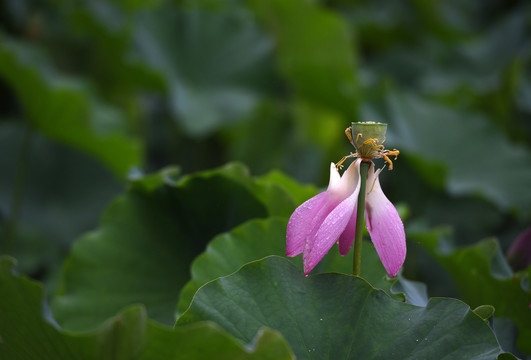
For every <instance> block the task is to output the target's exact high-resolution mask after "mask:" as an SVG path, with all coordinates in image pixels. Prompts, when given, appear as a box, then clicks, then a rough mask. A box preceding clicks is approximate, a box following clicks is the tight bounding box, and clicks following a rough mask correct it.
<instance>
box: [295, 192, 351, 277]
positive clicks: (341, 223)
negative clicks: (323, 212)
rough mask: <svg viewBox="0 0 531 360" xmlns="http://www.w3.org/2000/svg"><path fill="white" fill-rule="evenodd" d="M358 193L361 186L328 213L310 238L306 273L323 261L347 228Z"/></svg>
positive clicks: (305, 263)
mask: <svg viewBox="0 0 531 360" xmlns="http://www.w3.org/2000/svg"><path fill="white" fill-rule="evenodd" d="M358 193H359V187H358V191H354V192H353V193H352V194H351V195H350V196H349V197H347V198H346V199H344V200H343V201H341V203H340V204H339V205H337V206H336V207H335V208H334V209H333V210H332V211H331V212H330V214H328V216H327V217H326V219H324V221H323V223H322V224H321V226H320V227H319V229H318V230H317V233H316V234H315V236H313V237H309V238H308V241H307V242H306V246H305V247H304V253H303V264H304V274H305V275H308V274H309V273H310V271H312V269H313V268H314V267H315V265H317V263H319V261H321V259H322V258H323V257H324V256H325V255H326V253H328V251H329V250H330V249H331V248H332V246H334V244H335V243H336V241H337V239H338V238H339V236H340V235H341V233H343V231H344V230H345V228H346V226H347V224H348V222H349V220H350V219H351V216H352V212H353V211H354V207H355V204H356V200H357V199H358Z"/></svg>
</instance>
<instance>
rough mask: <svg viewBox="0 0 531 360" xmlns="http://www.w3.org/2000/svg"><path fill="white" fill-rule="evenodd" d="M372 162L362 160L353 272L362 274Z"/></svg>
mask: <svg viewBox="0 0 531 360" xmlns="http://www.w3.org/2000/svg"><path fill="white" fill-rule="evenodd" d="M370 166H371V163H370V162H362V163H361V167H360V193H359V195H358V210H357V213H356V235H355V237H354V261H353V264H352V274H353V275H354V276H360V272H361V245H362V240H363V225H364V223H365V189H366V188H367V174H368V172H369V167H370Z"/></svg>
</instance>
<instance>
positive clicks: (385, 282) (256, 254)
mask: <svg viewBox="0 0 531 360" xmlns="http://www.w3.org/2000/svg"><path fill="white" fill-rule="evenodd" d="M286 226H287V219H285V218H268V219H265V220H264V219H254V220H250V221H248V222H246V223H244V224H242V225H241V226H238V227H236V228H234V229H233V230H231V231H230V232H227V233H224V234H220V235H218V236H216V237H215V238H214V239H213V240H212V241H211V242H210V243H209V244H208V246H207V248H206V250H205V252H204V253H202V254H201V255H199V256H198V257H197V259H195V260H194V262H193V263H192V267H191V277H192V278H191V279H190V281H189V282H188V283H187V284H186V286H185V287H184V288H183V290H182V291H181V294H180V297H179V303H178V305H177V314H178V316H179V315H181V314H182V313H183V312H184V311H185V310H186V309H187V308H188V306H189V305H190V303H191V301H192V298H193V296H194V294H195V292H196V291H197V290H198V289H199V288H200V287H201V286H203V285H204V284H206V283H207V282H209V281H211V280H214V279H217V278H219V277H222V276H227V275H229V274H232V273H233V272H235V271H236V270H238V269H239V268H240V267H242V266H243V265H245V264H247V263H249V262H251V261H254V260H258V259H261V258H264V257H266V256H269V255H277V256H282V257H285V254H286ZM288 259H290V260H291V261H292V262H293V263H294V264H296V265H297V267H298V268H299V269H300V270H301V271H302V258H301V256H297V257H294V258H288ZM361 270H362V272H361V276H362V277H363V278H364V279H366V280H367V281H369V283H371V284H372V286H374V287H376V288H380V289H383V290H384V291H386V292H387V293H388V294H390V295H394V294H395V293H403V294H405V297H406V300H407V301H408V302H411V303H414V304H416V305H425V303H426V302H427V300H426V298H427V296H426V289H425V286H424V285H420V283H419V284H417V283H416V282H412V281H409V280H406V279H404V278H403V277H402V276H398V278H397V279H389V278H388V277H387V275H386V274H387V273H386V271H385V269H384V267H383V265H382V264H381V262H380V259H379V258H378V254H377V253H376V250H375V249H374V246H372V244H371V243H370V242H368V241H365V242H364V245H363V257H362V266H361ZM321 272H338V273H343V274H349V273H351V272H352V258H351V256H345V257H342V256H340V255H339V251H338V250H337V248H336V247H334V248H332V249H331V250H330V252H329V253H328V254H327V255H326V256H325V257H324V258H323V260H322V261H321V262H320V263H319V264H318V265H317V267H316V268H315V270H313V273H314V274H316V273H321ZM398 299H403V297H402V296H401V295H399V296H398Z"/></svg>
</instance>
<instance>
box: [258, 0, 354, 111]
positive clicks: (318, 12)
mask: <svg viewBox="0 0 531 360" xmlns="http://www.w3.org/2000/svg"><path fill="white" fill-rule="evenodd" d="M250 4H251V7H252V8H253V9H254V11H255V12H256V14H257V15H258V17H259V18H260V19H262V20H263V21H264V23H265V24H266V25H267V26H268V27H269V28H270V29H271V31H272V33H273V34H274V37H275V40H276V45H277V52H278V55H277V58H278V63H279V67H280V70H281V72H282V74H283V75H284V77H285V78H286V79H287V81H288V83H289V85H290V86H291V87H293V89H294V90H295V93H296V94H297V95H298V96H299V97H300V98H302V99H304V101H306V102H308V103H311V104H314V105H316V107H323V108H326V109H328V110H332V111H334V112H336V114H339V115H342V116H343V117H344V118H345V119H348V121H352V117H353V116H354V117H355V116H357V114H358V103H359V94H358V79H357V73H356V66H355V58H354V49H353V47H352V44H351V42H352V41H353V40H352V39H351V37H350V34H349V29H348V27H347V26H346V24H345V22H344V21H343V20H342V19H341V17H340V16H338V15H337V14H335V13H333V12H331V11H328V10H326V9H325V8H323V7H321V6H319V5H317V4H315V2H312V1H308V0H294V1H284V0H255V1H252V2H251V3H250Z"/></svg>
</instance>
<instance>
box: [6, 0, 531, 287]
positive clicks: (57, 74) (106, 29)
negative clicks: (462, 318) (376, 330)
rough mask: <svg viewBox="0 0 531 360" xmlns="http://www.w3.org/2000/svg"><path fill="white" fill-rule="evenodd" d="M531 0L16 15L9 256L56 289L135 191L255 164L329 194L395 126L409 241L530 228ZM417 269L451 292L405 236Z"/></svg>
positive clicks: (11, 56) (10, 89)
mask: <svg viewBox="0 0 531 360" xmlns="http://www.w3.org/2000/svg"><path fill="white" fill-rule="evenodd" d="M530 25H531V6H530V4H529V3H528V2H526V1H516V0H514V1H501V0H486V1H485V0H484V1H467V2H463V1H457V0H451V1H437V0H427V1H426V0H409V1H400V2H398V1H394V2H390V1H383V0H376V1H374V0H373V1H361V0H359V1H353V0H352V1H348V0H329V1H325V0H321V1H318V0H313V1H312V0H289V1H287V0H249V1H238V0H231V1H217V0H194V1H187V0H173V1H171V0H149V1H138V0H114V1H103V0H90V1H88V0H87V1H82V0H77V1H76V0H73V1H61V0H4V1H2V5H1V7H0V154H1V156H0V234H1V238H0V241H1V242H0V252H1V253H2V254H11V255H13V256H14V257H16V258H17V259H18V260H19V269H20V271H21V272H23V273H25V274H28V275H30V276H31V277H33V278H36V279H38V280H41V281H44V282H45V283H46V285H47V286H48V288H49V290H53V289H54V287H55V286H56V285H55V284H56V281H57V273H58V271H59V268H60V266H61V263H62V261H63V259H64V258H65V256H66V255H67V254H68V252H69V249H70V246H71V243H72V242H73V240H74V239H76V237H78V236H79V235H80V234H82V233H84V232H85V231H87V230H90V229H93V228H94V227H96V225H97V223H98V219H99V217H100V214H101V213H102V211H103V209H104V208H105V206H106V205H107V204H108V203H109V202H110V200H111V199H112V198H114V197H115V196H116V195H117V194H119V193H120V192H122V190H123V189H124V187H125V184H126V180H127V179H128V178H135V177H138V176H140V175H141V174H144V173H150V172H153V171H156V170H159V169H161V168H163V167H166V166H169V165H178V166H179V167H180V169H181V172H182V173H183V174H186V173H191V172H195V171H199V170H204V169H210V168H213V167H218V166H221V165H223V164H225V163H227V162H229V161H240V162H243V163H245V164H246V165H247V166H248V167H249V168H250V170H251V173H252V174H253V175H262V174H264V173H267V172H269V171H270V170H272V169H280V170H282V171H283V172H285V173H286V174H288V175H290V176H292V177H293V178H295V179H297V180H299V181H301V182H303V183H313V184H316V185H318V186H325V185H326V182H327V179H328V169H329V163H330V162H331V161H334V162H336V161H338V160H339V159H340V158H341V157H342V156H343V155H345V154H348V153H349V152H351V151H353V149H352V148H351V145H350V144H349V143H348V141H347V139H346V137H345V136H344V133H343V131H344V129H345V128H346V127H347V126H349V124H350V122H351V121H380V122H386V123H388V124H389V131H388V137H387V142H386V145H387V147H388V148H395V147H396V148H398V149H399V150H400V151H401V155H400V157H399V159H398V160H397V161H396V162H395V169H394V170H393V171H392V172H384V173H382V176H381V181H382V185H383V187H384V190H385V191H386V193H387V194H388V197H389V198H390V199H391V201H393V203H395V204H399V205H400V207H401V209H402V211H403V214H407V217H406V228H407V229H408V231H410V232H412V231H417V230H420V231H422V230H423V229H424V230H425V229H430V228H432V227H439V226H448V227H449V228H450V229H451V234H452V235H451V236H450V238H451V239H450V240H451V241H452V242H454V243H455V244H457V245H465V244H472V243H476V242H478V241H479V240H482V239H484V238H487V237H497V238H498V239H499V240H500V243H501V246H502V248H503V250H504V251H505V250H506V249H507V248H508V247H509V246H510V244H511V243H512V242H513V241H514V239H515V238H516V237H517V236H518V235H519V234H520V233H522V232H523V231H524V230H525V229H526V228H527V227H529V226H530V224H531V191H529V186H530V185H531V66H530V60H531V37H530ZM408 241H409V252H410V256H409V257H408V260H407V263H406V267H405V273H406V275H407V276H409V277H410V278H414V279H419V280H422V281H425V282H428V283H429V284H430V285H429V288H428V290H429V292H430V295H452V293H453V291H454V290H453V289H452V288H451V287H450V285H449V282H448V281H447V280H448V279H444V278H442V277H444V275H441V272H439V271H438V270H439V268H438V267H437V266H436V265H434V262H433V260H430V259H429V258H427V257H426V256H424V255H425V253H424V252H423V251H424V250H422V249H421V248H420V247H416V246H415V239H414V237H412V238H410V239H408Z"/></svg>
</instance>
